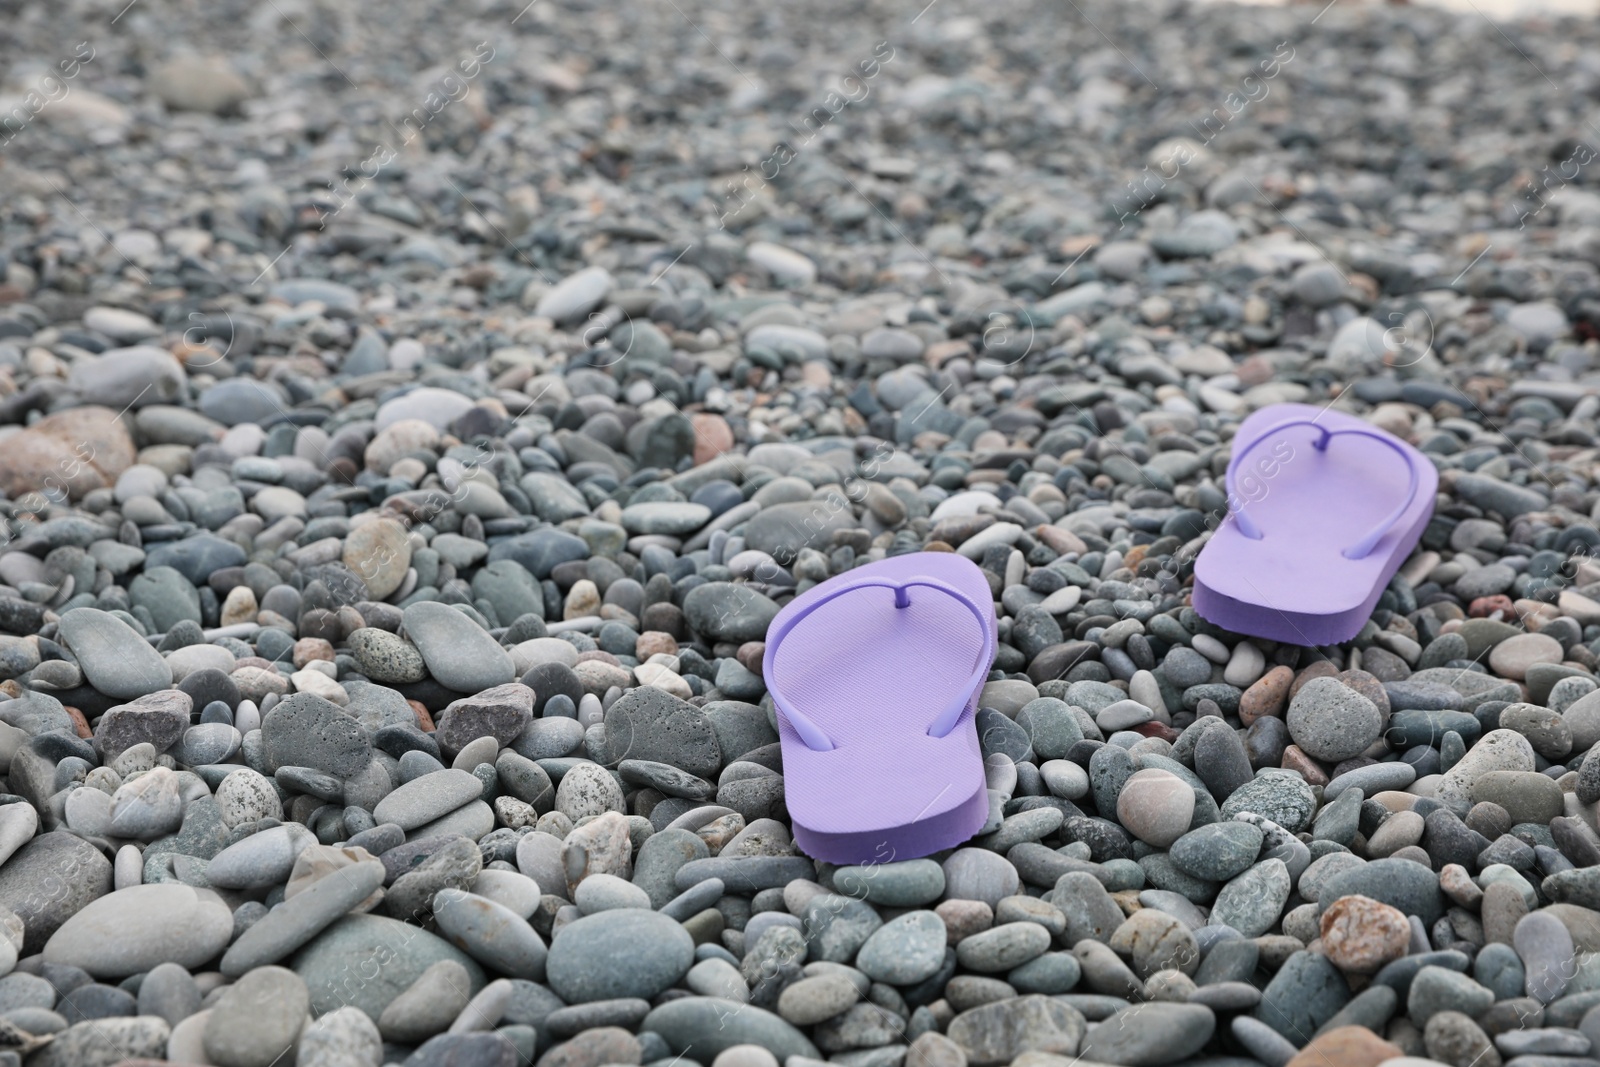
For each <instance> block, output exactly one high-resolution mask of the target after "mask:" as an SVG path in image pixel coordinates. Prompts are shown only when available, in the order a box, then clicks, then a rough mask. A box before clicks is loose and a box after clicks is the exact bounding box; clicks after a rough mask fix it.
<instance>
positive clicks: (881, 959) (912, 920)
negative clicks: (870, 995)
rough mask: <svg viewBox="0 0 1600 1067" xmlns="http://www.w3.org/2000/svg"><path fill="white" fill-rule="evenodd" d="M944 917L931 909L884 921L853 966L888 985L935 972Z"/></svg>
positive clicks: (910, 981)
mask: <svg viewBox="0 0 1600 1067" xmlns="http://www.w3.org/2000/svg"><path fill="white" fill-rule="evenodd" d="M946 939H947V934H946V931H945V925H944V920H942V919H940V918H939V916H938V915H937V914H935V913H934V912H931V911H912V912H907V913H906V914H904V915H901V916H900V917H899V918H897V919H894V920H892V921H890V922H887V923H885V924H884V925H883V926H881V927H879V928H878V929H877V930H876V931H874V932H873V934H872V936H870V937H868V938H867V940H866V943H865V944H863V945H862V946H861V951H860V952H859V953H857V955H856V968H857V969H858V970H860V971H861V972H862V973H863V974H865V975H866V976H867V977H868V978H871V979H873V980H874V981H878V982H885V983H887V984H889V985H898V986H904V985H914V984H915V983H917V982H920V981H922V980H923V979H926V978H931V977H932V976H933V975H934V974H936V973H937V972H938V970H939V968H940V966H942V965H943V963H944V951H945V941H946Z"/></svg>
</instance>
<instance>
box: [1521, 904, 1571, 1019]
mask: <svg viewBox="0 0 1600 1067" xmlns="http://www.w3.org/2000/svg"><path fill="white" fill-rule="evenodd" d="M1511 945H1512V947H1513V948H1515V949H1516V952H1517V956H1518V957H1520V958H1521V960H1522V965H1523V968H1524V972H1525V974H1526V983H1527V985H1526V987H1525V989H1526V992H1527V995H1528V996H1530V997H1533V998H1534V999H1536V1000H1538V1001H1539V1002H1540V1003H1541V1004H1548V1003H1550V1002H1551V1001H1553V1000H1555V999H1556V998H1557V997H1559V996H1561V994H1562V993H1564V992H1566V989H1567V984H1568V982H1569V981H1570V980H1571V978H1572V960H1573V959H1574V958H1575V956H1574V949H1573V943H1572V934H1571V932H1570V931H1568V929H1567V927H1566V926H1565V925H1564V924H1563V923H1562V922H1561V920H1560V919H1558V918H1556V917H1555V916H1554V915H1552V914H1550V913H1549V912H1548V911H1535V912H1530V913H1529V914H1527V915H1524V916H1523V917H1522V918H1521V919H1520V920H1518V922H1517V925H1516V929H1515V932H1514V933H1513V934H1512V938H1511Z"/></svg>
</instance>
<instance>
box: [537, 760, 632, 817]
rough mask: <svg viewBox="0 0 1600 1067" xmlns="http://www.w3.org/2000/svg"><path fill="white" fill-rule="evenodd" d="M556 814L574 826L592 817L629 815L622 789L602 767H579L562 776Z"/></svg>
mask: <svg viewBox="0 0 1600 1067" xmlns="http://www.w3.org/2000/svg"><path fill="white" fill-rule="evenodd" d="M555 804H556V810H557V811H559V812H561V813H562V814H563V815H565V816H566V817H567V818H569V819H571V820H572V821H573V822H577V821H578V820H579V819H582V818H584V817H585V816H588V815H603V814H605V813H606V812H608V811H619V812H620V811H626V810H627V809H626V807H625V806H624V803H623V799H622V786H620V785H618V784H617V780H616V779H615V778H614V777H612V775H611V772H610V771H608V770H606V769H605V768H604V767H602V766H600V765H599V764H598V763H588V762H583V763H578V764H576V765H575V766H573V767H572V768H571V769H570V770H568V771H567V773H566V774H564V775H562V776H561V784H560V785H558V786H556V798H555Z"/></svg>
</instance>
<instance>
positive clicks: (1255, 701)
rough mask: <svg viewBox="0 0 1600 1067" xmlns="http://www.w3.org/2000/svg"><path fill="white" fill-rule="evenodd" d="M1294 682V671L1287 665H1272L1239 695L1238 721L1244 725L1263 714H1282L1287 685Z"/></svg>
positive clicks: (1285, 700) (1286, 695) (1287, 700)
mask: <svg viewBox="0 0 1600 1067" xmlns="http://www.w3.org/2000/svg"><path fill="white" fill-rule="evenodd" d="M1293 682H1294V671H1292V670H1291V669H1289V668H1288V667H1274V668H1272V669H1271V670H1270V671H1268V672H1267V673H1266V674H1263V675H1262V676H1261V677H1260V678H1258V679H1256V681H1255V683H1254V684H1253V685H1251V686H1250V688H1249V689H1246V690H1245V691H1244V694H1243V695H1242V696H1240V697H1239V721H1240V722H1241V723H1243V724H1244V725H1246V726H1249V725H1250V724H1251V723H1253V722H1255V721H1256V720H1257V719H1259V718H1261V717H1262V716H1263V715H1274V716H1280V717H1281V716H1282V715H1283V709H1284V707H1285V706H1286V705H1287V704H1288V702H1289V686H1290V685H1291V684H1292V683H1293Z"/></svg>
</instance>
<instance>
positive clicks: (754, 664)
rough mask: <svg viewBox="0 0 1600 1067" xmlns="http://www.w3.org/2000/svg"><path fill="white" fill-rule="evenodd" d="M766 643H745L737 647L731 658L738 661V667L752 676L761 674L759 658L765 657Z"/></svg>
mask: <svg viewBox="0 0 1600 1067" xmlns="http://www.w3.org/2000/svg"><path fill="white" fill-rule="evenodd" d="M766 652H767V643H766V642H765V641H746V642H745V643H744V644H742V645H740V646H739V651H738V652H735V653H734V654H733V658H734V659H736V660H738V661H739V666H741V667H743V668H744V669H745V670H747V671H749V672H750V673H752V674H755V675H757V676H759V675H760V674H761V658H762V657H763V656H765V655H766Z"/></svg>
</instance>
